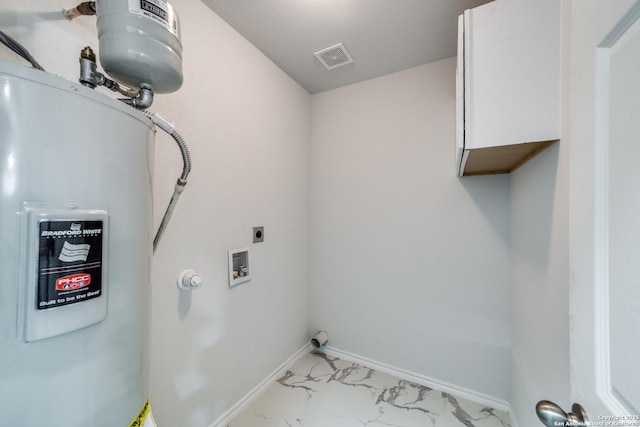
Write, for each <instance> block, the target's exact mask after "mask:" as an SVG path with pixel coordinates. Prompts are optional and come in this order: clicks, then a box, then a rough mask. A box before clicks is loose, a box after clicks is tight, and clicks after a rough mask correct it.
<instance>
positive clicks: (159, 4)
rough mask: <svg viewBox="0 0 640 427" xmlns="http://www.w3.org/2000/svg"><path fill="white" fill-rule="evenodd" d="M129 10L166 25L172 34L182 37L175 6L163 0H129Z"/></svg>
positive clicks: (178, 37)
mask: <svg viewBox="0 0 640 427" xmlns="http://www.w3.org/2000/svg"><path fill="white" fill-rule="evenodd" d="M129 12H131V13H134V14H136V15H139V16H143V17H145V18H149V19H151V20H152V21H155V22H157V23H158V24H160V25H162V26H164V27H165V28H166V29H167V30H169V32H171V34H173V35H174V36H176V38H177V39H178V40H179V39H180V28H179V27H178V26H179V21H178V15H177V14H176V12H175V11H174V10H173V7H172V6H171V5H170V4H169V3H167V2H166V1H163V0H129Z"/></svg>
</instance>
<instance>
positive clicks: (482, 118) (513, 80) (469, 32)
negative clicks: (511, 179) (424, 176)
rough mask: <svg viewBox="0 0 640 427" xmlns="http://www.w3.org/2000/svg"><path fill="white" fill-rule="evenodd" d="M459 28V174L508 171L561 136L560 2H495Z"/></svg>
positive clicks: (462, 18) (471, 11)
mask: <svg viewBox="0 0 640 427" xmlns="http://www.w3.org/2000/svg"><path fill="white" fill-rule="evenodd" d="M458 25H459V28H458V39H459V40H458V69H457V84H456V88H457V106H458V111H457V113H458V117H457V127H458V134H457V168H458V175H460V176H462V175H481V174H489V173H508V172H511V171H512V170H514V169H516V168H517V167H518V166H520V165H521V164H523V163H524V162H526V161H527V160H528V159H530V158H531V157H533V156H534V155H535V154H537V153H538V152H539V151H541V150H543V149H544V148H546V147H548V146H549V145H551V144H552V143H553V142H555V141H557V140H558V139H559V138H560V2H559V1H558V0H495V1H493V2H491V3H487V4H485V5H482V6H480V7H477V8H474V9H469V10H466V11H465V12H464V15H461V16H460V18H459V21H458Z"/></svg>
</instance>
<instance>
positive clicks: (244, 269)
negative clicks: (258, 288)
mask: <svg viewBox="0 0 640 427" xmlns="http://www.w3.org/2000/svg"><path fill="white" fill-rule="evenodd" d="M249 280H251V265H250V261H249V248H248V247H246V248H238V249H232V250H230V251H229V287H232V286H235V285H238V284H240V283H244V282H247V281H249Z"/></svg>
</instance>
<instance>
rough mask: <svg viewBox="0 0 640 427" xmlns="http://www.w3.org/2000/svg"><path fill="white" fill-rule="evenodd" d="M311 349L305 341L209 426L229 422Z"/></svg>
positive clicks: (213, 426)
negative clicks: (302, 345) (303, 344)
mask: <svg viewBox="0 0 640 427" xmlns="http://www.w3.org/2000/svg"><path fill="white" fill-rule="evenodd" d="M310 349H311V344H310V343H307V344H306V345H305V346H304V347H302V348H301V349H300V350H298V351H297V352H296V353H295V354H294V355H293V356H291V357H290V358H289V359H287V360H286V361H285V362H284V363H283V364H282V365H280V366H279V367H277V368H276V370H275V371H273V372H272V373H271V374H269V376H267V378H265V379H264V380H262V382H261V383H260V384H258V385H257V386H255V387H254V388H253V390H251V391H250V392H249V393H247V394H246V395H245V396H244V397H243V398H242V399H240V400H239V401H237V402H236V403H235V404H234V405H233V406H232V407H230V408H229V409H227V410H226V411H225V412H224V413H223V414H222V415H221V416H219V417H218V419H216V420H215V421H214V422H213V423H211V424H210V425H209V427H223V426H226V425H227V423H229V422H231V420H232V419H233V418H235V416H236V415H238V414H239V413H240V412H242V410H244V409H245V408H246V407H247V406H249V405H250V404H251V403H252V402H253V401H254V400H256V398H258V396H260V395H261V394H262V392H264V391H265V389H266V388H267V387H269V386H270V385H271V384H273V383H274V382H275V381H276V380H277V379H278V378H279V377H281V376H282V375H283V374H284V373H285V372H286V370H287V369H289V368H290V367H291V366H293V365H295V364H296V362H297V361H298V360H300V359H301V358H302V357H303V356H304V355H306V354H307V353H308V352H309V351H310Z"/></svg>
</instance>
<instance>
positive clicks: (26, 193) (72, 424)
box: [0, 61, 154, 427]
mask: <svg viewBox="0 0 640 427" xmlns="http://www.w3.org/2000/svg"><path fill="white" fill-rule="evenodd" d="M153 142H154V131H153V126H152V124H151V122H150V121H149V120H148V119H147V118H146V117H145V116H144V115H143V114H142V113H141V112H139V111H137V110H135V109H133V108H131V107H129V106H127V105H125V104H123V103H121V102H119V101H116V100H114V99H112V98H109V97H107V96H104V95H102V94H100V93H98V92H94V91H93V90H91V89H88V88H86V87H84V86H81V85H80V84H77V83H72V82H69V81H67V80H64V79H62V78H60V77H57V76H54V75H51V74H47V73H45V72H42V71H38V70H35V69H33V68H27V67H24V66H20V65H16V64H11V63H8V62H4V61H0V271H1V272H2V276H1V278H0V426H16V427H17V426H19V427H40V426H47V427H88V426H91V427H126V426H128V425H130V423H131V422H132V421H133V420H134V418H135V417H136V416H137V414H138V413H139V412H140V410H141V409H142V408H143V405H144V404H145V402H146V399H147V398H148V392H149V390H148V363H147V360H148V350H147V349H148V345H147V341H148V340H147V336H148V328H149V297H150V262H151V254H152V247H151V241H152V193H151V181H152V154H153Z"/></svg>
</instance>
